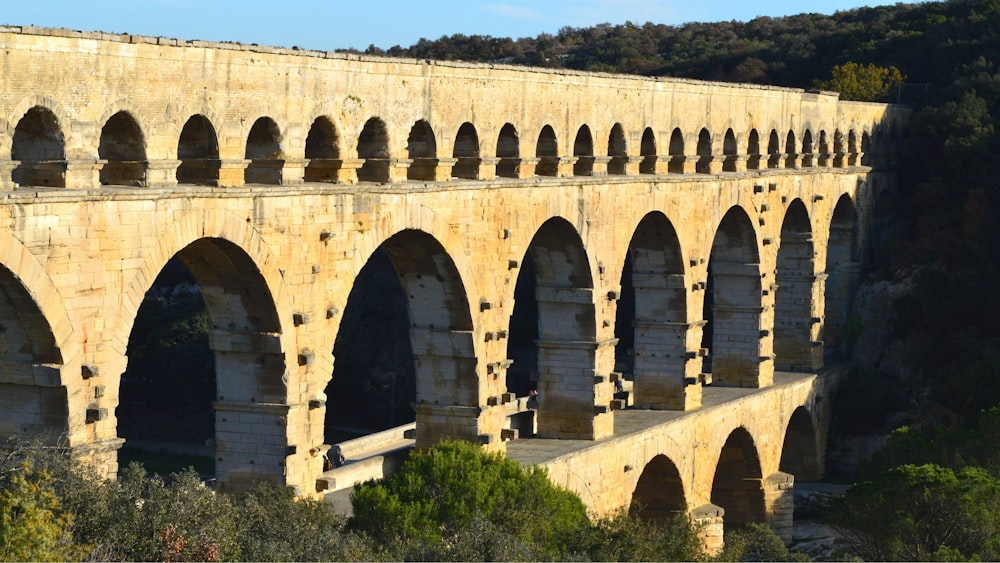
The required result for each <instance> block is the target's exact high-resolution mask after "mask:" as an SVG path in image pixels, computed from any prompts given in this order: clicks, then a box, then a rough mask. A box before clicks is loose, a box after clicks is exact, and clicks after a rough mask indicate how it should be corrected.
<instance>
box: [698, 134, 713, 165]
mask: <svg viewBox="0 0 1000 563" xmlns="http://www.w3.org/2000/svg"><path fill="white" fill-rule="evenodd" d="M697 151H698V162H697V163H695V172H697V173H698V174H711V172H712V134H711V133H709V132H708V129H702V130H701V131H699V132H698V147H697Z"/></svg>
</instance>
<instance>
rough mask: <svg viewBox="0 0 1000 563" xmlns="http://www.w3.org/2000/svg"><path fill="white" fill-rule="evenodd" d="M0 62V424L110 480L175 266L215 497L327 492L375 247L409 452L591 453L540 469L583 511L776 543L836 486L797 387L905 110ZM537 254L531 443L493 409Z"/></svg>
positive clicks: (664, 83) (253, 65) (270, 52)
mask: <svg viewBox="0 0 1000 563" xmlns="http://www.w3.org/2000/svg"><path fill="white" fill-rule="evenodd" d="M0 69H2V73H3V88H2V91H0V217H2V221H3V224H2V227H0V387H2V389H0V433H3V434H5V435H13V434H21V435H33V434H39V433H43V434H47V435H49V436H50V437H52V438H51V439H53V440H56V439H57V438H58V439H60V440H62V443H65V444H67V445H68V446H69V447H70V448H71V449H72V450H73V451H74V452H75V453H77V454H78V455H79V456H80V457H81V458H84V459H89V460H91V461H93V462H94V463H97V464H100V466H101V467H103V468H105V469H106V471H107V473H108V474H113V473H114V472H115V471H116V469H117V451H118V448H119V447H120V446H121V444H122V440H121V439H120V438H119V432H118V428H117V418H116V415H115V409H116V407H117V406H118V399H119V383H120V375H121V374H122V372H123V371H124V370H125V367H126V364H127V357H126V355H125V351H126V347H127V345H128V339H129V334H130V331H131V329H132V326H133V323H134V322H135V318H136V314H137V312H138V309H139V306H140V304H141V303H142V300H143V297H144V295H145V294H146V292H147V290H148V289H149V288H150V287H151V285H152V284H153V281H154V280H155V278H156V277H157V275H158V274H159V272H160V271H161V270H162V269H163V267H164V265H165V264H166V263H167V261H169V260H170V259H171V258H173V257H175V256H176V257H179V258H180V259H181V260H182V261H183V262H184V264H185V265H186V266H187V267H188V269H189V270H191V272H192V274H193V275H194V276H195V278H196V279H197V280H198V284H199V287H200V289H201V292H202V295H203V297H204V300H205V303H206V306H207V308H208V313H209V317H210V322H211V349H212V351H213V353H214V355H215V365H216V373H217V397H216V401H215V403H214V407H215V416H216V418H215V421H216V422H215V432H216V439H215V454H216V467H217V475H218V478H219V482H220V486H222V487H224V488H239V487H242V486H245V485H246V484H247V483H250V482H252V481H255V480H259V479H272V480H275V481H278V482H281V483H286V484H288V485H290V486H294V487H297V488H298V490H299V491H301V492H302V493H303V494H316V492H317V487H316V483H317V479H318V478H319V477H320V476H321V474H322V473H323V471H322V463H321V454H322V453H323V452H324V451H326V449H327V448H328V447H329V445H328V444H324V436H323V422H324V415H325V404H326V399H327V397H326V396H325V395H324V390H325V389H326V386H327V383H328V382H329V380H330V377H331V374H332V372H333V364H334V361H335V358H334V357H333V356H332V350H333V344H334V341H335V339H336V336H337V331H338V328H339V326H340V320H341V315H342V312H343V311H344V308H345V305H346V302H347V299H348V295H349V293H350V291H351V288H352V285H353V283H354V280H355V278H356V276H357V275H358V272H359V271H360V270H361V268H362V267H363V266H364V265H365V264H366V262H367V261H368V259H369V257H370V256H371V255H372V253H373V252H375V251H376V250H377V249H379V248H381V249H383V250H385V251H386V252H387V254H388V255H389V257H390V258H391V260H392V262H393V265H394V267H395V269H396V271H397V272H398V273H399V275H400V280H401V283H402V284H403V288H404V290H405V292H406V294H407V295H408V297H409V318H410V323H411V328H410V337H411V343H412V348H413V353H414V356H415V362H416V371H417V380H418V381H417V401H416V404H415V405H414V408H415V411H416V439H417V446H418V447H423V446H428V445H431V444H433V443H435V442H436V441H438V440H440V439H441V438H444V437H457V438H464V439H469V440H474V441H477V442H479V443H482V444H484V445H486V447H489V448H493V449H498V450H508V451H509V452H510V455H511V456H512V457H515V458H518V459H524V460H525V461H530V460H536V457H537V455H536V454H532V453H531V452H532V451H535V450H537V449H538V448H548V450H547V451H549V452H554V451H556V450H558V448H559V447H561V446H560V444H562V445H566V444H577V445H579V444H580V443H581V442H585V443H587V444H589V445H588V447H586V448H584V449H580V450H575V451H576V453H572V454H566V455H563V456H559V455H555V454H553V455H549V456H548V457H547V458H546V457H545V456H542V457H540V458H537V460H536V461H537V462H538V463H541V464H543V465H547V466H549V467H550V473H551V474H552V477H553V479H554V480H556V481H557V482H560V483H562V484H565V485H566V486H568V487H570V488H572V489H574V490H576V491H577V492H580V493H581V494H582V495H583V496H584V498H585V500H587V502H588V503H589V505H590V506H591V508H593V509H594V510H597V511H601V512H603V511H607V510H610V509H613V508H615V507H617V506H621V505H625V504H628V503H629V502H630V501H631V500H641V501H642V503H643V504H644V505H646V506H647V509H648V510H649V512H648V513H649V514H654V513H655V512H656V511H661V512H663V513H669V512H670V511H673V510H679V509H682V508H683V507H685V506H686V507H687V509H688V510H690V511H691V513H692V514H693V515H694V516H695V517H698V518H703V519H705V520H706V521H709V522H713V523H715V524H718V525H719V526H721V522H722V521H723V518H724V519H725V522H726V523H729V522H736V523H740V522H748V521H753V520H767V521H768V522H771V523H772V525H773V526H775V528H776V529H778V530H779V531H781V533H782V534H785V535H787V529H788V527H789V526H790V523H791V506H790V498H791V497H790V494H789V493H790V490H791V487H792V482H793V479H794V477H800V478H815V477H817V476H819V474H820V473H821V472H822V451H823V442H824V441H825V426H826V418H825V414H824V413H823V411H822V409H819V407H818V405H819V404H822V403H819V399H818V398H817V397H822V396H824V395H825V394H826V393H827V390H828V389H827V387H828V385H827V383H826V382H825V378H826V376H823V375H820V376H818V377H817V376H816V375H806V374H816V373H817V372H818V371H819V370H820V369H821V368H822V367H823V350H824V347H826V348H829V347H831V346H834V345H836V343H837V342H838V341H839V339H840V338H841V336H840V335H841V328H842V327H843V325H844V323H845V322H846V320H847V319H846V310H847V307H848V304H849V298H850V295H851V288H852V285H853V284H854V283H855V281H856V279H857V276H858V273H859V271H860V269H861V268H862V266H863V264H864V262H865V260H866V252H865V249H866V245H867V233H868V231H869V229H870V228H871V226H872V224H873V222H874V221H876V220H877V219H878V217H877V214H876V212H875V208H876V205H875V204H876V202H877V201H879V200H880V198H883V197H890V196H891V193H892V191H893V190H895V170H894V160H895V155H896V150H897V147H898V145H899V143H900V139H901V137H902V135H903V133H904V130H905V127H906V124H907V120H908V116H909V114H908V110H907V109H906V108H901V107H896V106H890V105H884V104H871V103H856V102H843V101H840V100H839V99H838V96H837V95H836V94H835V93H830V92H811V91H802V90H797V89H789V88H775V87H764V86H754V85H740V84H723V83H711V82H698V81H692V80H677V79H664V78H660V79H652V78H641V77H635V76H621V75H610V74H594V73H581V72H571V71H553V70H540V69H528V68H521V67H513V66H504V65H482V64H465V63H452V62H433V61H416V60H401V59H382V58H374V57H360V56H351V55H341V54H333V53H324V52H314V51H300V50H294V49H293V50H288V49H277V48H270V47H260V46H256V45H239V44H230V43H222V44H219V43H206V42H201V41H183V40H176V39H164V38H156V37H140V36H131V35H111V34H103V33H82V32H74V31H66V30H53V29H39V28H19V27H3V28H0ZM529 254H530V256H531V258H532V259H533V262H534V264H535V268H536V270H537V273H536V280H535V281H536V284H537V289H536V298H537V301H538V316H539V318H538V326H539V340H538V342H537V347H538V377H539V382H538V386H539V387H538V388H539V392H540V396H541V400H540V401H539V402H538V404H537V409H536V410H532V411H531V412H532V416H533V417H534V419H533V422H532V427H533V428H535V427H536V428H537V438H530V439H528V438H524V437H520V436H519V434H518V432H516V431H515V430H516V429H515V428H512V426H511V424H512V423H511V418H510V417H509V416H508V406H509V404H510V403H511V402H512V401H513V400H515V398H514V397H512V396H511V395H512V394H511V393H509V392H508V390H507V386H506V370H507V368H508V367H509V366H510V361H509V360H508V356H507V341H508V339H509V336H510V333H509V331H510V326H509V324H510V323H509V321H510V315H511V312H512V310H513V306H514V285H515V283H516V281H517V276H518V273H519V269H520V266H521V264H523V262H524V260H525V258H526V256H527V255H529ZM627 257H629V258H631V265H632V266H631V267H632V288H623V287H622V274H623V270H624V268H625V264H626V258H627ZM709 264H711V268H709ZM623 289H630V290H634V293H635V301H636V307H635V317H634V319H631V323H632V326H633V327H634V333H635V346H634V353H635V357H634V364H635V368H634V370H635V373H634V387H633V388H632V392H631V397H630V399H629V400H628V401H625V400H622V399H620V398H616V397H615V380H617V379H619V378H620V377H621V376H620V374H618V373H616V372H615V371H614V363H615V358H614V345H615V343H616V338H615V318H616V307H617V304H618V303H617V302H618V299H619V298H620V296H621V294H622V291H623ZM706 300H707V303H708V304H709V307H707V308H705V304H706ZM776 371H777V372H778V375H776ZM784 372H789V373H784ZM791 372H798V373H797V374H793V373H791ZM709 383H710V385H709ZM765 388H766V389H765ZM753 390H757V391H753ZM733 393H735V395H733ZM713 394H714V395H713ZM710 395H711V396H712V397H716V396H717V397H721V398H720V399H719V401H721V402H718V401H716V399H714V398H713V399H710ZM703 399H704V401H703ZM703 403H704V404H703ZM628 404H633V406H631V407H629V408H627V409H625V410H621V409H623V408H624V407H626V406H627V405H628ZM823 406H826V405H823ZM685 411H691V412H690V413H687V414H685ZM682 415H683V416H682ZM643 417H646V418H643ZM650 417H652V418H650ZM657 417H661V418H662V420H661V418H657ZM663 417H665V418H663ZM678 417H680V418H678ZM640 419H641V420H654V419H655V420H660V422H661V423H662V424H660V423H657V424H654V425H652V426H651V425H649V424H647V425H646V426H643V424H645V423H640ZM650 424H652V423H650ZM532 448H535V450H532ZM536 453H537V452H536ZM532 456H536V457H532ZM542 458H544V459H542ZM646 475H649V477H645V476H646ZM723 514H725V516H723ZM719 529H721V528H719Z"/></svg>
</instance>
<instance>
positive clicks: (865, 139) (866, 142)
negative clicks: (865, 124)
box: [860, 131, 874, 166]
mask: <svg viewBox="0 0 1000 563" xmlns="http://www.w3.org/2000/svg"><path fill="white" fill-rule="evenodd" d="M860 150H861V165H862V166H871V162H872V156H874V155H872V154H871V152H872V142H871V137H870V136H869V135H868V132H867V131H865V132H863V133H861V149H860Z"/></svg>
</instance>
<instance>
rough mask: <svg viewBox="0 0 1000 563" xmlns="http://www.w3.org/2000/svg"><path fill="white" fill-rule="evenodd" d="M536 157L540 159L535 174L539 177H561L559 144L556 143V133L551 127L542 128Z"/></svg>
mask: <svg viewBox="0 0 1000 563" xmlns="http://www.w3.org/2000/svg"><path fill="white" fill-rule="evenodd" d="M535 156H536V157H537V158H538V164H536V165H535V174H537V175H539V176H558V175H559V143H558V142H557V141H556V132H555V131H554V130H553V129H552V126H551V125H546V126H545V127H542V131H541V132H540V133H539V134H538V143H537V144H536V145H535Z"/></svg>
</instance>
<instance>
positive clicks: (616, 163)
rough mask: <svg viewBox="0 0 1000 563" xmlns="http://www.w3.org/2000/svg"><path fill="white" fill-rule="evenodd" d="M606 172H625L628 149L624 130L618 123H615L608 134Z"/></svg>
mask: <svg viewBox="0 0 1000 563" xmlns="http://www.w3.org/2000/svg"><path fill="white" fill-rule="evenodd" d="M608 156H610V157H611V160H610V161H608V174H625V172H626V170H625V165H626V164H627V163H628V151H627V148H626V146H625V132H624V131H623V130H622V126H621V124H620V123H615V125H614V127H612V128H611V134H610V135H609V136H608Z"/></svg>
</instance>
